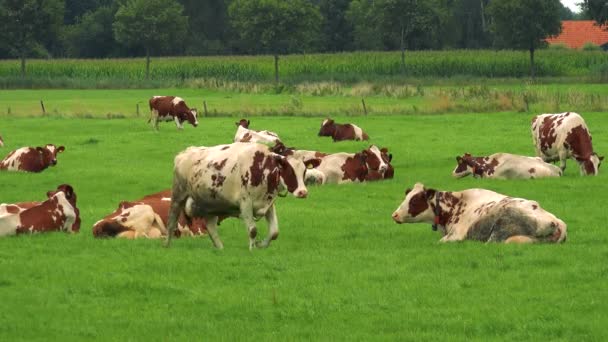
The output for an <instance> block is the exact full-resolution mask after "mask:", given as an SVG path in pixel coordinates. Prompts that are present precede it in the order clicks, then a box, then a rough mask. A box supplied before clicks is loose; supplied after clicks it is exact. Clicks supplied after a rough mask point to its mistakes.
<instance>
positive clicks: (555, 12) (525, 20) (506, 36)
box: [488, 0, 562, 79]
mask: <svg viewBox="0 0 608 342" xmlns="http://www.w3.org/2000/svg"><path fill="white" fill-rule="evenodd" d="M560 5H561V3H560V1H559V0H534V1H530V0H500V1H492V2H491V3H490V7H489V9H488V10H489V12H490V14H491V16H492V31H493V33H494V35H495V38H496V41H495V43H496V45H499V46H504V47H510V48H516V49H517V48H523V49H527V50H528V51H530V76H531V77H532V79H534V77H535V66H534V52H535V51H536V49H538V48H539V47H541V46H544V45H546V44H547V43H546V41H545V39H546V38H547V37H552V36H556V35H558V34H560V32H561V30H562V23H561V20H560Z"/></svg>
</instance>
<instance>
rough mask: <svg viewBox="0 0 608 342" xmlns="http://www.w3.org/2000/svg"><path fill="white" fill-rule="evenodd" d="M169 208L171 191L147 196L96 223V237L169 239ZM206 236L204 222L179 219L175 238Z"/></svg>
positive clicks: (183, 217) (182, 216) (123, 206)
mask: <svg viewBox="0 0 608 342" xmlns="http://www.w3.org/2000/svg"><path fill="white" fill-rule="evenodd" d="M170 207H171V190H165V191H161V192H158V193H155V194H152V195H148V196H145V197H144V198H142V199H140V200H137V201H133V202H127V201H123V202H121V203H120V204H119V205H118V208H117V209H116V210H115V211H114V212H113V213H111V214H110V215H108V216H106V217H104V218H103V219H101V220H99V221H97V222H96V223H95V225H94V226H93V236H94V237H97V238H104V237H120V238H128V239H135V238H139V237H146V238H160V237H163V236H166V235H167V228H166V226H167V221H168V219H169V209H170ZM206 233H207V229H206V227H205V221H204V220H203V219H197V218H190V217H188V216H186V215H185V214H184V213H182V214H181V215H180V217H179V222H178V229H177V230H176V231H175V236H176V237H179V236H201V235H205V234H206Z"/></svg>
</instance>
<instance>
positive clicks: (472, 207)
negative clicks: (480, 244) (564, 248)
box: [393, 183, 567, 243]
mask: <svg viewBox="0 0 608 342" xmlns="http://www.w3.org/2000/svg"><path fill="white" fill-rule="evenodd" d="M393 220H395V222H397V223H418V222H427V223H432V224H433V230H437V229H439V230H440V231H441V233H442V234H443V238H441V240H440V241H441V242H449V241H462V240H478V241H484V242H507V243H509V242H514V243H527V242H563V241H565V240H566V235H567V234H566V224H565V223H564V222H563V221H562V220H560V219H558V218H557V217H555V216H554V215H553V214H551V213H549V212H547V211H545V210H544V209H542V208H541V207H540V205H539V204H538V203H537V202H535V201H530V200H526V199H522V198H514V197H508V196H505V195H501V194H499V193H496V192H494V191H490V190H484V189H468V190H464V191H460V192H450V191H437V190H433V189H426V188H425V187H424V185H422V184H421V183H416V185H415V186H414V189H412V190H410V189H408V190H407V191H406V192H405V200H404V201H403V203H401V205H400V206H399V207H398V208H397V210H395V212H394V213H393Z"/></svg>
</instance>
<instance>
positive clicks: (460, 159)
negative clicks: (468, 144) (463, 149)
mask: <svg viewBox="0 0 608 342" xmlns="http://www.w3.org/2000/svg"><path fill="white" fill-rule="evenodd" d="M456 162H457V163H458V164H460V163H462V157H461V156H456Z"/></svg>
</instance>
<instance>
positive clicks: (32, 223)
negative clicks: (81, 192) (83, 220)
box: [0, 184, 80, 236]
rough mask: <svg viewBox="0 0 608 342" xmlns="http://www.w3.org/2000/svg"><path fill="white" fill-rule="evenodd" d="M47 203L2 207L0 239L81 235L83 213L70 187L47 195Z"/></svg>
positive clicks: (65, 185)
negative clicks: (54, 232)
mask: <svg viewBox="0 0 608 342" xmlns="http://www.w3.org/2000/svg"><path fill="white" fill-rule="evenodd" d="M47 197H48V198H47V200H46V201H44V202H24V203H16V204H2V205H0V236H8V235H16V234H27V233H30V234H33V233H44V232H51V231H65V232H68V233H78V231H79V230H80V210H78V207H76V193H75V192H74V189H73V188H72V187H71V186H70V185H67V184H62V185H60V186H58V187H57V189H56V190H54V191H49V192H47Z"/></svg>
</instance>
